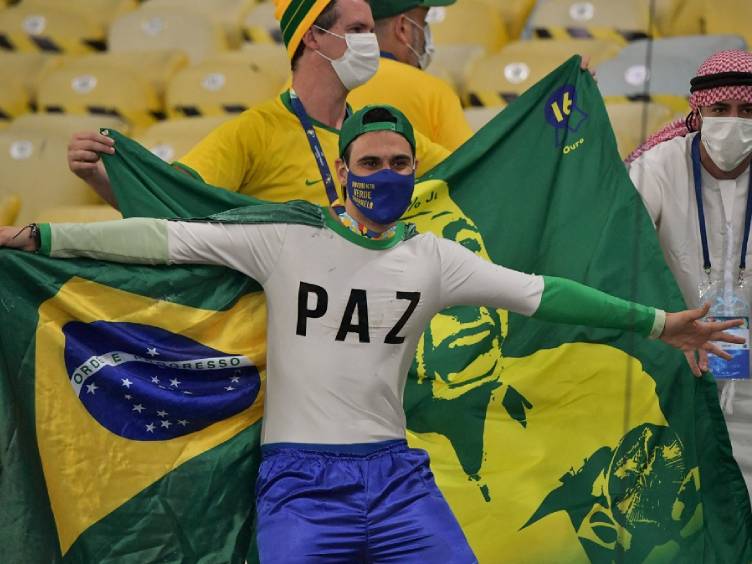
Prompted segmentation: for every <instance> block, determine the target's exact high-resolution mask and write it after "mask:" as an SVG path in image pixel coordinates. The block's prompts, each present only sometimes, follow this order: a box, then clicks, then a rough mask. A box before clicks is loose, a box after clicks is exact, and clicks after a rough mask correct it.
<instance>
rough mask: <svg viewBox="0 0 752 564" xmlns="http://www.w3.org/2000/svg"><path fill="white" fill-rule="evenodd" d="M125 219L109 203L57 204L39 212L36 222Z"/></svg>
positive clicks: (85, 221) (35, 217)
mask: <svg viewBox="0 0 752 564" xmlns="http://www.w3.org/2000/svg"><path fill="white" fill-rule="evenodd" d="M116 219H123V216H122V214H121V213H120V212H119V211H117V210H116V209H115V208H113V207H110V206H108V205H104V204H100V205H89V206H86V205H83V206H55V207H49V208H43V209H41V210H39V211H38V212H37V214H36V215H35V216H34V218H33V219H32V221H34V223H91V222H94V221H113V220H116Z"/></svg>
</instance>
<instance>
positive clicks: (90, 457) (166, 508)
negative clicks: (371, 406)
mask: <svg viewBox="0 0 752 564" xmlns="http://www.w3.org/2000/svg"><path fill="white" fill-rule="evenodd" d="M112 135H113V136H114V137H115V138H116V141H117V147H118V153H117V155H115V156H113V157H108V158H107V163H106V164H107V167H108V171H109V174H110V178H111V180H112V182H113V186H114V188H115V190H116V193H117V196H118V200H119V202H120V204H121V207H122V210H123V211H124V213H125V215H126V216H133V215H152V216H154V217H197V216H198V217H202V216H206V215H209V214H212V213H217V212H220V211H223V210H227V209H231V208H235V207H239V206H244V205H257V204H258V202H257V201H253V200H250V199H248V198H245V197H243V196H240V195H237V194H232V193H229V192H226V191H221V190H216V189H214V188H211V187H208V186H206V185H204V184H203V183H201V182H200V181H199V180H197V179H193V178H190V177H188V176H186V175H184V174H183V173H181V172H178V171H175V170H174V169H172V168H171V167H169V166H167V165H164V164H163V163H161V162H160V161H159V159H157V158H156V157H154V156H152V155H151V154H149V153H148V152H147V151H145V150H144V149H143V148H141V147H139V146H138V145H136V144H135V143H133V142H131V141H129V140H128V139H126V138H124V137H122V136H120V135H118V134H117V133H114V132H113V133H112ZM406 215H407V217H408V219H409V221H412V222H414V223H415V224H416V225H417V226H418V228H419V229H420V230H431V231H433V232H435V233H437V234H439V235H441V236H443V237H446V238H449V239H453V240H456V241H458V242H459V243H460V244H462V245H464V246H466V247H467V248H468V249H470V250H472V251H473V252H475V253H478V254H479V255H481V256H483V257H485V258H487V259H489V260H492V261H494V262H497V263H500V264H504V265H505V266H509V267H512V268H516V269H519V270H524V271H527V272H535V273H539V274H546V275H553V276H564V277H568V278H572V279H574V280H578V281H581V282H585V283H587V284H589V285H591V286H594V287H596V288H599V289H601V290H605V291H607V292H610V293H612V294H615V295H617V296H620V297H624V298H628V299H632V300H636V301H639V302H642V303H646V304H650V305H656V306H659V307H663V308H665V309H668V310H678V309H682V308H683V302H682V299H681V296H680V294H679V291H678V289H677V286H676V284H675V283H674V281H673V279H672V277H671V275H670V273H669V271H668V269H667V268H666V266H665V263H664V261H663V256H662V254H661V250H660V248H659V246H658V242H657V238H656V236H655V233H654V231H653V228H652V225H651V223H650V219H649V218H648V216H647V214H646V212H645V211H644V209H643V206H642V203H641V201H640V199H639V196H638V195H637V193H636V192H635V190H634V188H633V187H632V185H631V183H630V181H629V178H628V176H627V174H626V170H625V169H624V166H623V164H622V163H621V162H620V160H619V156H618V153H617V150H616V142H615V139H614V136H613V133H612V132H611V129H610V127H609V123H608V118H607V115H606V111H605V108H604V106H603V103H602V100H601V99H600V95H599V93H598V91H597V88H596V87H595V85H594V83H593V81H592V79H591V78H590V76H589V75H588V74H587V73H583V72H581V71H580V70H579V61H578V60H576V59H573V60H571V61H569V62H568V63H567V64H565V65H564V66H562V67H561V68H560V69H558V70H557V71H555V72H554V73H552V74H551V75H550V76H548V77H547V78H546V79H544V80H543V81H542V82H540V83H539V84H538V85H536V86H535V87H533V88H532V89H531V90H530V91H529V92H527V93H526V94H525V95H523V96H522V97H521V98H520V99H518V100H517V101H516V102H515V103H514V104H512V105H510V106H509V107H508V108H507V109H506V110H505V111H504V112H503V113H502V114H501V115H500V116H499V117H498V118H496V119H495V120H494V121H492V122H491V123H490V124H489V125H488V126H486V127H485V128H484V129H483V130H481V131H480V132H479V133H478V134H477V135H476V136H475V137H473V139H472V140H471V141H469V142H468V143H467V144H466V145H464V146H463V147H462V148H461V149H460V150H459V151H457V152H456V153H455V154H453V155H452V156H451V157H450V158H449V159H448V160H447V161H445V162H444V163H443V164H442V165H440V166H439V167H437V168H436V169H434V170H433V171H432V172H431V173H430V174H429V175H427V176H426V177H424V178H423V179H422V181H421V183H420V184H419V186H418V187H417V189H416V197H415V198H414V200H413V202H412V205H411V207H410V210H409V211H408V213H407V214H406ZM283 220H284V218H283ZM287 220H290V221H295V218H294V217H290V218H287ZM0 312H2V323H1V324H0V401H1V402H2V404H1V411H0V463H1V466H0V508H2V510H0V542H2V545H3V548H4V551H3V554H4V558H5V557H9V558H10V560H9V561H11V562H23V563H26V562H32V563H35V562H76V563H78V562H81V563H84V562H86V563H88V562H97V563H99V562H118V563H121V562H124V563H130V562H133V563H139V564H141V563H144V562H176V563H177V562H233V563H234V562H238V563H241V562H243V561H244V560H245V559H246V558H248V559H249V560H253V558H254V557H255V556H254V555H255V553H254V550H253V544H252V539H253V520H254V505H253V485H254V479H255V473H256V467H257V464H258V441H259V425H260V417H261V413H262V402H263V381H264V379H265V377H266V374H265V327H264V323H265V317H266V310H265V305H264V299H263V294H262V293H261V289H260V287H259V286H258V284H256V283H255V282H254V281H252V280H249V279H247V278H244V277H242V276H241V275H239V274H236V273H232V272H230V271H228V270H225V269H221V268H212V267H169V268H168V267H159V268H157V267H133V266H127V267H126V266H120V265H113V264H107V263H101V262H95V261H87V260H76V261H54V260H50V259H45V258H42V257H39V256H35V255H28V254H22V253H18V252H12V251H2V252H0ZM405 410H406V413H407V421H408V437H409V441H410V443H411V445H412V446H415V447H420V448H425V449H426V450H428V452H429V453H430V455H431V461H432V468H433V471H434V474H435V475H436V479H437V482H438V484H439V487H440V488H441V489H442V491H443V492H444V494H445V496H446V497H447V499H448V501H449V503H450V505H451V506H452V509H453V510H454V512H455V514H456V515H457V517H458V519H459V521H460V523H461V524H462V526H463V528H464V530H465V533H466V535H467V537H468V539H469V540H470V543H471V545H472V547H473V549H474V550H475V552H476V554H477V556H478V558H479V560H480V561H481V562H483V563H491V564H496V563H505V562H510V563H531V564H539V563H543V562H556V563H570V562H571V563H579V562H583V563H586V562H593V563H611V562H630V563H632V562H634V563H662V562H676V563H692V562H702V563H716V562H718V563H720V562H729V563H738V562H749V561H750V560H752V542H751V541H752V511H751V510H750V504H749V499H748V497H747V491H746V487H745V485H744V482H743V480H742V477H741V474H740V472H739V469H738V467H737V466H736V464H735V463H734V461H733V458H732V457H731V449H730V445H729V440H728V434H727V431H726V428H725V424H724V422H723V418H722V415H721V411H720V409H719V406H718V400H717V396H716V391H715V384H714V382H713V380H712V378H711V377H710V376H709V375H707V376H706V377H705V378H703V379H699V380H698V379H695V378H693V377H692V375H691V373H690V372H689V370H688V368H687V367H686V366H685V362H684V358H683V356H682V355H681V354H680V353H678V352H676V351H674V350H671V349H669V348H668V347H666V346H664V345H662V344H661V343H657V342H652V341H648V340H644V339H642V338H640V337H637V336H635V335H631V334H624V333H620V332H618V331H614V330H590V329H585V328H582V327H575V326H557V325H552V324H549V323H546V322H542V321H536V320H531V319H527V318H523V317H520V316H517V315H514V314H509V313H507V312H506V311H503V310H495V309H491V308H473V307H458V308H452V309H449V310H446V311H444V312H442V313H441V314H440V315H438V316H437V317H436V318H434V319H433V321H432V322H431V324H430V325H429V327H427V328H426V331H425V333H424V335H423V337H422V338H421V340H420V344H419V347H418V350H417V354H416V359H415V362H414V365H413V368H412V370H411V374H410V378H409V379H408V385H407V389H406V393H405ZM291 534H292V532H291ZM248 555H250V556H248Z"/></svg>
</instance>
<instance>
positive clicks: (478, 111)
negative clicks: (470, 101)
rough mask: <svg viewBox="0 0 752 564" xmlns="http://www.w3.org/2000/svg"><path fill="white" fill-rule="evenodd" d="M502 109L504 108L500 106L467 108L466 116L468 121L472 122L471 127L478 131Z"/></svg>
mask: <svg viewBox="0 0 752 564" xmlns="http://www.w3.org/2000/svg"><path fill="white" fill-rule="evenodd" d="M501 110H502V109H501V108H498V107H491V108H466V109H465V118H466V119H467V123H469V124H470V127H471V128H472V130H473V131H478V130H479V129H481V128H482V127H483V126H484V125H486V124H487V123H488V122H489V121H491V120H492V119H493V118H495V117H496V116H497V115H499V112H500V111H501Z"/></svg>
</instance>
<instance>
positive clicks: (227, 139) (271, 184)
mask: <svg viewBox="0 0 752 564" xmlns="http://www.w3.org/2000/svg"><path fill="white" fill-rule="evenodd" d="M312 121H313V124H314V127H315V129H316V135H317V136H318V138H319V142H320V143H321V148H322V149H323V150H324V153H325V155H326V160H327V163H328V164H329V170H330V171H331V172H332V175H333V176H334V178H335V182H336V174H335V172H336V169H335V168H334V163H335V162H336V160H337V156H338V148H337V143H338V139H339V132H338V131H337V130H336V129H333V128H331V127H327V126H325V125H324V124H322V123H319V122H317V121H315V120H312ZM415 142H416V152H417V158H418V161H419V163H418V171H417V172H418V175H419V176H420V175H421V174H423V173H425V172H428V171H429V170H430V169H432V168H433V167H434V166H436V165H437V164H439V163H440V162H441V161H442V160H444V158H446V157H447V155H448V154H449V151H447V150H446V149H445V148H444V147H442V146H440V145H437V144H435V143H432V142H431V141H429V140H428V139H427V138H426V137H425V136H423V135H420V134H418V133H417V132H416V139H415ZM176 164H178V165H179V166H182V167H183V168H187V169H189V171H190V172H194V173H197V174H198V175H199V176H200V177H201V178H202V179H203V180H204V182H207V183H209V184H213V185H214V186H219V187H221V188H225V189H227V190H232V191H234V192H241V193H243V194H247V195H249V196H253V197H255V198H260V199H262V200H269V201H272V202H286V201H288V200H295V199H303V200H308V201H309V202H312V203H314V204H318V205H327V204H328V203H329V201H328V199H327V197H326V189H325V188H324V183H323V181H322V179H321V173H320V172H319V168H318V165H317V164H316V159H315V158H314V156H313V153H312V152H311V146H310V145H309V143H308V139H307V137H306V134H305V131H304V130H303V126H302V125H301V124H300V121H299V120H298V118H297V116H296V115H295V114H294V113H293V111H292V106H291V105H290V92H289V91H286V92H284V93H282V95H281V96H279V97H278V98H275V99H272V100H269V101H268V102H265V103H263V104H260V105H258V106H256V107H254V108H251V109H250V110H248V111H246V112H244V113H243V114H241V115H240V116H238V117H237V118H235V119H233V120H230V121H228V122H226V123H224V124H222V125H220V126H219V127H218V128H217V129H215V130H214V131H212V132H211V133H210V134H209V135H208V136H207V137H206V138H205V139H204V140H202V141H201V142H200V143H199V144H198V145H196V146H195V147H194V148H193V149H191V151H190V152H189V153H188V154H187V155H185V156H184V157H183V158H181V159H180V160H179V162H178V163H176Z"/></svg>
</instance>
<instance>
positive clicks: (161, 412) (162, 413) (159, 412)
mask: <svg viewBox="0 0 752 564" xmlns="http://www.w3.org/2000/svg"><path fill="white" fill-rule="evenodd" d="M157 415H159V416H160V417H165V416H166V415H167V412H166V411H164V410H163V409H161V410H159V411H157Z"/></svg>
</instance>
